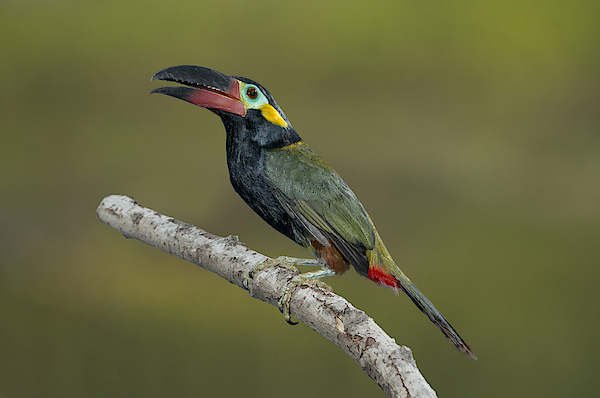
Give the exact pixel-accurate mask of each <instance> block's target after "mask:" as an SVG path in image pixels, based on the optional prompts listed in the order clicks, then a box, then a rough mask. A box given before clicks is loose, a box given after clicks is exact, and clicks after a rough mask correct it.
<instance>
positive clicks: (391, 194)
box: [0, 0, 600, 398]
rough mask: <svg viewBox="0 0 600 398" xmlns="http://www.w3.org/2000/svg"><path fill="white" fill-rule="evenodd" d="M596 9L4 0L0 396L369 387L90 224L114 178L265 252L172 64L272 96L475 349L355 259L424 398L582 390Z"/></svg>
mask: <svg viewBox="0 0 600 398" xmlns="http://www.w3.org/2000/svg"><path fill="white" fill-rule="evenodd" d="M599 21H600V3H598V2H595V1H571V2H559V1H527V2H517V1H506V2H477V1H454V2H448V3H444V4H431V3H427V2H425V3H424V2H416V1H380V2H372V1H370V2H366V1H365V2H357V1H347V2H343V1H328V2H323V1H312V0H308V1H303V2H280V1H254V2H240V1H220V2H206V1H185V2H184V1H180V2H159V1H150V2H141V1H137V0H134V1H128V2H124V1H103V2H74V1H34V0H30V1H6V0H5V1H2V2H1V3H0V44H1V48H0V71H1V74H0V101H1V102H0V105H1V110H0V112H1V119H0V121H1V127H0V140H1V141H0V225H1V229H0V397H2V398H5V397H7V398H12V397H33V396H44V397H84V396H85V397H107V396H111V397H133V396H144V397H164V396H173V397H175V396H176V397H192V396H207V397H231V396H241V395H244V396H248V397H280V396H288V397H296V396H298V397H300V396H307V395H309V396H319V397H320V396H323V397H347V396H378V397H381V396H384V394H383V392H382V391H381V390H380V389H379V388H378V387H377V385H376V384H375V383H374V382H372V381H371V380H370V379H369V378H368V377H367V376H366V375H365V374H364V373H363V372H362V371H361V370H360V368H359V367H358V366H357V365H356V364H355V363H354V362H353V361H352V360H351V359H350V358H349V357H347V356H346V355H345V354H344V353H343V352H342V351H341V350H339V349H337V348H336V347H334V346H333V345H332V344H330V343H328V342H327V341H326V340H325V339H324V338H323V337H321V336H319V335H318V334H316V333H314V332H313V331H312V330H310V329H309V328H308V327H306V326H304V325H299V326H296V327H290V326H288V325H287V324H286V323H285V322H284V321H283V317H282V316H281V314H280V313H279V312H278V311H277V309H276V308H274V307H272V306H269V305H267V304H265V303H262V302H260V301H257V300H252V299H250V298H248V295H247V293H246V292H244V291H243V290H242V289H239V288H237V287H235V286H233V285H230V284H229V283H227V282H225V281H224V280H222V279H220V278H218V277H216V276H215V275H213V274H211V273H209V272H207V271H204V270H202V269H200V268H198V267H195V266H193V265H191V264H188V263H186V262H184V261H182V260H179V259H176V258H174V257H171V256H168V255H166V254H164V253H162V252H159V251H158V250H156V249H153V248H150V247H148V246H145V245H143V244H141V243H139V242H137V241H133V240H125V239H123V238H122V237H121V236H120V235H119V234H118V233H117V232H115V231H114V230H112V229H110V228H109V227H107V226H105V225H103V224H101V223H100V222H98V221H97V220H96V219H95V209H96V206H97V205H98V203H99V202H100V201H101V200H102V198H103V197H104V196H106V195H109V194H113V193H119V194H127V195H130V196H132V197H134V198H135V199H136V200H137V201H138V202H139V203H140V204H142V205H144V206H149V207H152V208H154V209H156V210H157V211H160V212H162V213H165V214H168V215H171V216H174V217H177V218H179V219H181V220H184V221H187V222H190V223H193V224H196V225H198V226H200V227H202V228H204V229H206V230H208V231H210V232H212V233H215V234H220V235H228V234H234V235H239V237H240V239H241V240H242V241H243V242H245V243H246V244H247V245H248V246H249V247H251V248H253V249H255V250H257V251H259V252H262V253H264V254H266V255H269V256H277V255H281V254H287V255H294V256H303V255H306V253H305V252H304V251H303V250H302V249H301V248H300V247H297V246H296V245H295V244H294V243H292V242H289V241H287V240H286V238H284V237H283V236H280V235H278V234H277V232H275V231H274V230H272V229H271V228H269V227H268V226H267V225H266V224H264V223H263V222H262V221H261V220H260V219H259V218H258V217H257V216H256V215H254V214H253V213H252V212H251V211H250V209H249V208H247V207H246V206H245V204H244V203H243V202H242V201H241V199H239V198H238V197H237V195H236V194H235V192H234V191H233V189H232V188H231V186H230V184H229V179H228V175H227V170H226V164H225V148H224V140H225V134H224V129H223V127H222V124H221V121H220V120H219V118H217V117H216V116H214V115H212V114H211V113H210V112H208V111H206V110H203V109H200V108H196V107H193V106H192V105H189V104H186V103H184V102H182V101H177V100H175V99H172V98H167V97H165V96H158V95H156V96H151V95H150V94H149V93H150V90H151V89H153V88H156V87H159V86H160V85H161V84H160V83H156V82H153V83H150V81H149V79H150V77H151V76H152V75H153V74H154V73H155V72H157V71H158V70H160V69H162V68H164V67H167V66H172V65H179V64H192V65H202V66H207V67H211V68H214V69H217V70H219V71H221V72H224V73H227V74H234V75H240V76H245V77H249V78H251V79H254V80H256V81H258V82H260V83H261V84H263V85H264V86H266V87H267V88H268V89H269V90H270V91H271V93H273V95H274V96H275V98H277V100H278V102H279V104H280V105H281V107H282V108H283V109H284V111H285V112H286V114H287V116H288V117H289V119H290V120H291V121H292V123H293V125H294V127H295V128H296V130H297V131H298V132H299V133H300V135H301V136H302V137H303V138H304V139H305V140H306V141H307V142H309V143H310V145H311V146H312V147H313V148H314V149H316V150H317V151H318V152H319V153H320V154H321V156H323V157H324V158H325V159H326V160H327V161H328V162H329V163H330V164H331V165H332V166H333V167H334V168H336V169H337V171H338V172H339V173H340V174H341V175H342V176H343V177H344V178H345V180H346V181H347V182H348V183H349V185H350V186H351V187H352V188H353V189H354V190H355V192H356V193H357V195H358V196H359V198H361V200H362V202H363V203H364V205H365V207H366V208H367V209H368V210H369V212H370V213H371V216H372V218H373V220H374V221H375V223H376V225H377V226H378V229H379V231H380V233H381V235H382V236H383V239H384V240H385V242H386V244H387V246H388V248H389V249H390V251H391V252H392V255H393V256H394V257H395V258H396V261H398V262H399V263H400V264H401V266H402V268H403V269H404V271H405V272H406V273H407V274H408V275H409V276H410V277H411V278H412V279H413V280H414V281H415V283H416V284H417V285H418V286H419V287H420V288H421V290H423V291H424V292H425V293H426V294H427V295H428V296H429V298H430V299H431V300H432V301H433V302H435V303H436V304H437V305H438V307H439V308H440V309H441V311H442V312H443V313H444V314H445V315H446V317H447V318H448V319H449V320H450V321H451V323H452V324H453V325H454V326H455V327H456V328H457V330H458V331H459V333H460V334H461V335H462V336H463V337H464V338H465V340H466V341H467V342H468V343H469V344H470V345H471V347H472V348H473V349H474V350H475V352H476V353H477V355H478V356H479V358H480V359H479V361H478V362H473V361H471V360H469V359H467V358H466V356H464V355H462V354H460V353H458V352H457V351H456V350H454V348H453V347H452V345H451V344H450V343H449V342H448V341H447V340H446V339H445V338H444V337H443V336H442V334H440V332H439V331H438V330H437V329H436V328H435V327H434V326H433V325H432V324H430V323H429V321H428V320H427V318H426V317H424V316H423V315H422V314H421V313H420V312H419V311H418V310H417V309H416V308H415V307H414V305H413V304H412V303H411V302H410V300H408V299H407V298H406V297H405V296H404V295H401V296H400V298H396V297H395V296H394V294H393V293H392V292H391V291H390V290H389V289H383V288H379V287H377V286H376V285H375V284H373V283H370V282H368V281H366V280H364V279H362V278H360V277H358V276H357V275H356V273H355V272H354V271H351V272H349V273H347V274H346V275H344V276H343V277H338V278H328V280H327V283H329V284H331V285H332V286H333V287H334V289H335V291H336V292H337V293H339V294H341V295H343V296H344V297H346V298H347V299H348V300H349V301H350V302H352V303H353V304H354V305H356V306H357V307H358V308H360V309H362V310H365V311H366V312H367V313H368V314H369V315H370V316H372V317H373V318H374V319H375V320H376V322H378V323H379V324H380V325H381V326H382V327H383V328H384V329H385V330H386V331H387V332H388V333H389V334H390V335H391V336H393V337H394V338H396V340H397V341H398V342H399V343H401V344H406V345H408V346H409V347H411V348H412V350H413V352H414V356H415V358H416V360H417V363H418V365H419V367H420V369H421V371H422V372H423V374H424V375H425V377H426V379H427V380H428V381H429V383H430V384H431V385H432V387H433V388H434V389H435V390H436V391H437V392H438V394H439V396H440V397H505V396H545V397H558V396H591V395H593V394H594V393H597V391H598V389H599V388H600V382H599V379H598V370H599V366H598V353H599V348H600V343H599V342H600V338H599V330H600V311H599V305H598V304H599V299H600V289H598V284H599V282H600V278H599V273H600V270H599V267H598V265H599V264H598V263H599V258H600V89H599V88H600V87H599V80H600V73H599V71H600V62H599V61H600V23H599Z"/></svg>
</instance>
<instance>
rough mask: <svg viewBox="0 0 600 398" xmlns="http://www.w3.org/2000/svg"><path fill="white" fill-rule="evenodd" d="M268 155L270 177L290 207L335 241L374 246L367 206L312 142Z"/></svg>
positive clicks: (369, 247)
mask: <svg viewBox="0 0 600 398" xmlns="http://www.w3.org/2000/svg"><path fill="white" fill-rule="evenodd" d="M266 156H267V158H266V164H265V168H266V173H267V176H268V177H269V178H270V180H271V182H272V183H273V185H274V186H275V188H277V189H279V190H280V191H281V192H282V193H283V194H284V195H285V196H286V199H285V200H286V204H287V206H288V207H289V209H290V210H291V211H292V212H294V213H295V214H296V215H300V216H301V217H299V218H302V217H303V218H305V219H306V220H307V221H308V222H310V224H312V226H314V227H316V228H317V229H318V230H319V231H321V232H322V233H323V234H324V235H325V236H327V237H330V238H333V241H334V242H340V241H342V242H341V243H342V244H346V243H349V244H351V245H353V246H358V245H360V246H362V247H364V249H372V248H373V247H374V244H375V237H374V234H373V229H372V228H371V224H370V222H369V216H368V215H367V212H366V211H365V209H364V207H363V205H362V204H361V203H360V202H359V200H358V198H357V197H356V195H355V194H354V192H352V190H351V189H350V187H348V185H346V183H345V182H344V180H342V178H341V177H340V176H339V175H338V174H337V173H336V172H335V171H334V170H333V169H332V168H331V167H330V166H329V165H328V164H327V163H325V161H324V160H323V159H321V157H319V155H317V153H316V152H315V151H313V150H312V149H311V148H310V147H309V146H308V145H306V144H304V143H303V142H299V143H296V144H293V145H290V146H288V147H284V148H281V149H276V150H272V151H269V152H268V154H267V155H266ZM308 229H309V232H311V231H310V229H311V228H308ZM315 238H317V239H318V237H315ZM319 240H320V239H319ZM339 249H341V248H339ZM364 249H363V250H364ZM362 256H364V253H362Z"/></svg>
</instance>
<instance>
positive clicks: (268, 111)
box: [260, 104, 288, 127]
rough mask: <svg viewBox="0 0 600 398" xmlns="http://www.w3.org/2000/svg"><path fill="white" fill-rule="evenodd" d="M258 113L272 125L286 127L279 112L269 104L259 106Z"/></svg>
mask: <svg viewBox="0 0 600 398" xmlns="http://www.w3.org/2000/svg"><path fill="white" fill-rule="evenodd" d="M260 111H261V113H262V115H263V117H264V118H265V119H267V120H268V121H270V122H271V123H273V124H276V125H278V126H281V127H287V125H288V124H287V122H286V121H285V120H283V118H282V117H281V115H280V114H279V112H277V110H276V109H275V108H273V107H272V106H271V105H269V104H264V105H261V106H260Z"/></svg>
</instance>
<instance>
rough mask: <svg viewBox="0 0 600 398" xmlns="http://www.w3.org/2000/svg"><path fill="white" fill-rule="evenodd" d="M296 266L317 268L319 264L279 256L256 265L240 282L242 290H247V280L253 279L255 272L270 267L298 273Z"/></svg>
mask: <svg viewBox="0 0 600 398" xmlns="http://www.w3.org/2000/svg"><path fill="white" fill-rule="evenodd" d="M296 265H309V266H319V265H321V263H320V262H319V260H316V259H306V258H296V257H287V256H279V257H277V258H270V259H268V260H267V261H264V262H262V263H260V264H256V265H255V266H254V267H253V268H252V269H251V270H250V271H249V272H248V273H247V274H246V276H245V277H244V279H243V280H242V286H244V289H246V290H249V288H248V279H253V278H254V274H256V273H257V272H260V271H263V270H265V269H267V268H271V267H283V268H287V269H289V270H291V271H293V272H295V273H300V271H298V268H296Z"/></svg>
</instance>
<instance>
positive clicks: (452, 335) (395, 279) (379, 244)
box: [367, 223, 477, 360]
mask: <svg viewBox="0 0 600 398" xmlns="http://www.w3.org/2000/svg"><path fill="white" fill-rule="evenodd" d="M371 225H372V227H373V232H374V233H375V247H374V248H373V250H368V251H367V257H368V258H369V264H370V265H369V274H368V276H367V277H368V278H369V279H371V280H372V281H374V282H376V283H378V284H379V285H383V286H388V287H391V288H392V289H394V290H396V292H398V289H402V291H404V293H406V294H407V295H408V297H410V299H411V300H412V302H413V303H415V305H416V306H417V307H418V308H419V309H420V310H421V311H422V312H423V313H424V314H425V315H427V316H428V317H429V319H430V320H431V322H433V323H435V324H436V326H437V327H438V328H439V329H440V330H441V331H442V332H443V333H444V334H445V335H446V337H447V338H448V340H450V341H451V342H452V344H454V346H455V347H456V348H457V349H458V350H459V351H462V352H464V353H466V354H467V355H468V356H469V358H473V359H474V360H477V356H476V355H475V353H474V352H473V350H471V348H470V347H469V346H468V345H467V344H466V343H465V342H464V340H463V339H462V338H461V337H460V336H459V335H458V333H456V330H454V328H453V327H452V326H451V325H450V323H449V322H448V321H447V320H446V318H444V316H443V315H442V313H441V312H440V311H439V310H438V309H437V308H435V306H434V305H433V303H432V302H431V301H429V299H428V298H427V297H425V295H424V294H423V293H421V291H420V290H419V288H418V287H416V286H415V284H414V283H412V281H411V280H410V279H408V277H407V276H406V275H404V273H403V272H402V271H401V270H400V268H399V267H398V266H397V265H396V263H395V262H394V260H393V259H392V256H391V255H390V254H389V252H388V251H387V249H386V247H385V246H384V244H383V241H382V240H381V238H380V237H379V234H378V233H377V230H376V229H375V226H374V225H373V223H371Z"/></svg>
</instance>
